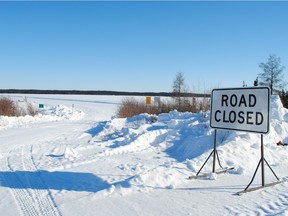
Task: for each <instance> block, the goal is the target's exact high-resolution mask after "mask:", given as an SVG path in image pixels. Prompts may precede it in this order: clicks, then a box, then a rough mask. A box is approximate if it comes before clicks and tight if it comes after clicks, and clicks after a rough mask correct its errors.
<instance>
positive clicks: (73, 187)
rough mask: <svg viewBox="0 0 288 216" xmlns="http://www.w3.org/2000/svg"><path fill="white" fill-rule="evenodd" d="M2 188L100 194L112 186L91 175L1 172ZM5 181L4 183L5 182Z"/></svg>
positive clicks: (41, 171) (42, 171)
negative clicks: (99, 192)
mask: <svg viewBox="0 0 288 216" xmlns="http://www.w3.org/2000/svg"><path fill="white" fill-rule="evenodd" d="M2 176H3V177H4V179H1V181H0V186H1V187H9V188H14V189H36V190H47V189H52V190H60V191H61V190H67V191H79V192H98V191H101V190H104V189H107V188H109V187H110V186H111V185H110V184H109V183H107V182H106V181H103V180H102V179H101V178H99V177H97V176H95V175H93V174H91V173H76V172H48V171H44V170H40V171H14V172H9V171H5V172H4V171H1V172H0V177H2ZM3 180H4V181H3Z"/></svg>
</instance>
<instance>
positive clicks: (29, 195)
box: [1, 146, 61, 216]
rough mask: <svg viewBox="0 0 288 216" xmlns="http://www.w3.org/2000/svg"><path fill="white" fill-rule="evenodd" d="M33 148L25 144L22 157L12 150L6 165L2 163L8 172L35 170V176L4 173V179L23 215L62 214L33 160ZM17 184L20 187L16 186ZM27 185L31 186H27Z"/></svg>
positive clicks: (53, 215)
mask: <svg viewBox="0 0 288 216" xmlns="http://www.w3.org/2000/svg"><path fill="white" fill-rule="evenodd" d="M32 150H33V146H27V147H24V146H23V147H22V149H21V157H19V156H18V154H14V155H13V153H12V152H10V153H9V156H8V157H7V158H6V162H5V164H6V167H3V164H4V163H2V165H1V168H2V170H5V171H7V172H15V171H16V170H17V171H19V170H21V171H23V174H25V171H27V172H32V173H33V172H35V175H32V176H33V178H32V176H31V175H25V176H21V177H20V176H19V175H20V174H19V173H15V175H13V177H14V178H13V179H11V178H8V176H5V174H3V175H4V180H5V181H6V183H7V186H8V187H9V188H10V191H11V192H12V195H13V196H14V199H15V201H16V202H17V204H18V206H19V208H20V210H21V212H22V215H29V216H30V215H32V216H34V215H35V216H36V215H37V216H39V215H47V216H48V215H49V216H50V215H51V216H60V215H61V212H60V211H59V209H58V208H57V205H56V203H55V201H54V199H53V197H52V195H51V192H50V191H49V190H48V188H47V186H46V185H45V183H44V181H43V179H42V177H41V176H40V173H37V168H36V166H35V162H34V161H33V154H32ZM16 153H17V152H16ZM12 155H13V157H12ZM21 171H20V172H21ZM24 182H25V183H24ZM15 186H19V187H18V188H15ZM27 186H28V187H29V188H27ZM36 188H46V190H43V189H42V190H40V189H36Z"/></svg>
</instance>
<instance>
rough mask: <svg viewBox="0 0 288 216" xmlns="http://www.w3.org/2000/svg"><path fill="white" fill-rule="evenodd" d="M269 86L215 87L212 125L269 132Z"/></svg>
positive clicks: (212, 97)
mask: <svg viewBox="0 0 288 216" xmlns="http://www.w3.org/2000/svg"><path fill="white" fill-rule="evenodd" d="M269 108H270V89H269V88H268V87H255V88H232V89H214V90H213V91H212V95H211V116H210V126H211V127H212V128H216V129H227V130H239V131H248V132H256V133H268V132H269V122H270V120H269V112H270V109H269Z"/></svg>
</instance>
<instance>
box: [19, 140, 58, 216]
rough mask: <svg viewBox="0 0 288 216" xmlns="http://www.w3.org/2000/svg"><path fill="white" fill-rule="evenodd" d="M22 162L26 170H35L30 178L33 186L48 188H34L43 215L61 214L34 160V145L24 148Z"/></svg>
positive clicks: (54, 215)
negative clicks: (33, 175)
mask: <svg viewBox="0 0 288 216" xmlns="http://www.w3.org/2000/svg"><path fill="white" fill-rule="evenodd" d="M22 164H23V168H24V170H30V171H34V172H35V174H36V175H35V177H33V179H28V181H29V184H30V185H31V188H46V190H40V189H34V190H32V191H33V193H34V196H35V202H36V203H37V204H38V205H37V206H38V207H39V211H40V213H41V215H49V216H50V215H52V216H58V215H61V213H60V211H59V209H58V208H57V205H56V203H55V201H54V199H53V197H52V195H51V192H50V191H49V189H48V188H47V185H46V184H45V182H44V180H43V179H42V177H41V175H40V173H39V172H37V171H38V170H37V168H36V166H35V161H34V160H33V145H31V146H29V147H24V148H22Z"/></svg>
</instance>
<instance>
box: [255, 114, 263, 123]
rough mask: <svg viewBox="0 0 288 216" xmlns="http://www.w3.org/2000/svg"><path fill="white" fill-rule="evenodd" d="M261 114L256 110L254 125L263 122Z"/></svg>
mask: <svg viewBox="0 0 288 216" xmlns="http://www.w3.org/2000/svg"><path fill="white" fill-rule="evenodd" d="M263 119H264V118H263V114H262V113H261V112H256V125H261V124H262V123H263Z"/></svg>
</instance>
